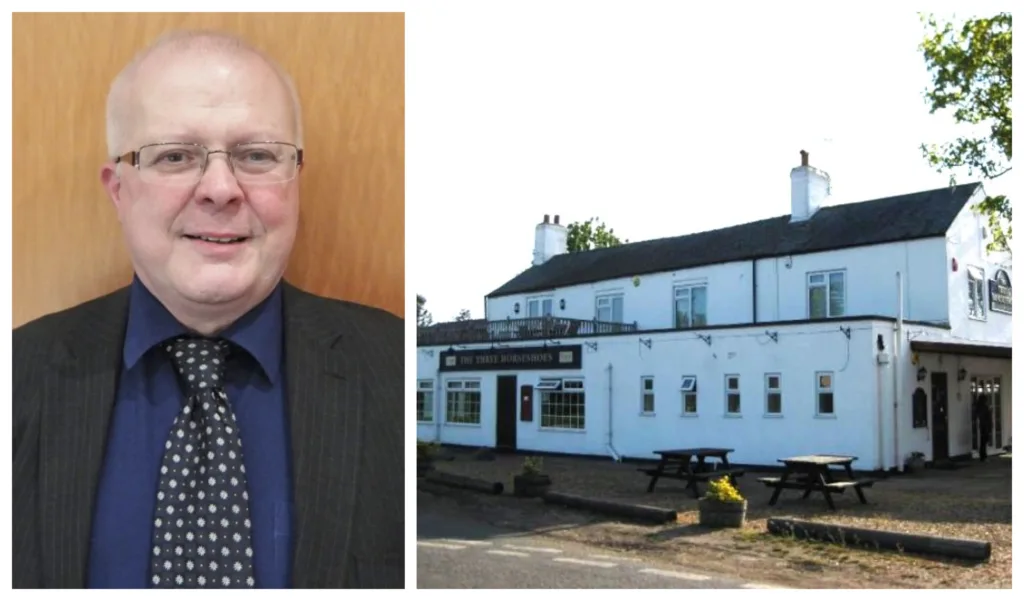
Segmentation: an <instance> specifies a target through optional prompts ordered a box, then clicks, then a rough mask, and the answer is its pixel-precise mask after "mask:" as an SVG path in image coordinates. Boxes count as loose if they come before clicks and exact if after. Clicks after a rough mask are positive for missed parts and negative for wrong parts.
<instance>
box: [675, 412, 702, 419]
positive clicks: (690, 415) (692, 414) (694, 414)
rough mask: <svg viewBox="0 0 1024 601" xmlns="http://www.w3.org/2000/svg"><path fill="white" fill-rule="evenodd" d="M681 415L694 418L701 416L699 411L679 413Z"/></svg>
mask: <svg viewBox="0 0 1024 601" xmlns="http://www.w3.org/2000/svg"><path fill="white" fill-rule="evenodd" d="M679 417H687V418H694V417H700V414H699V413H682V414H680V415H679Z"/></svg>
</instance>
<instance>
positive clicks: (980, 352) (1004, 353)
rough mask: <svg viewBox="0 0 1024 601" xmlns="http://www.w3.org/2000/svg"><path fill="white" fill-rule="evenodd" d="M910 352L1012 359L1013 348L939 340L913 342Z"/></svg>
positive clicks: (1001, 345) (993, 344) (911, 342)
mask: <svg viewBox="0 0 1024 601" xmlns="http://www.w3.org/2000/svg"><path fill="white" fill-rule="evenodd" d="M910 350H912V351H914V352H915V353H945V354H949V355H968V356H972V357H992V358H994V359H1012V356H1011V355H1012V352H1013V347H1012V346H1010V345H1003V344H995V343H992V344H978V343H967V342H950V341H939V340H911V341H910Z"/></svg>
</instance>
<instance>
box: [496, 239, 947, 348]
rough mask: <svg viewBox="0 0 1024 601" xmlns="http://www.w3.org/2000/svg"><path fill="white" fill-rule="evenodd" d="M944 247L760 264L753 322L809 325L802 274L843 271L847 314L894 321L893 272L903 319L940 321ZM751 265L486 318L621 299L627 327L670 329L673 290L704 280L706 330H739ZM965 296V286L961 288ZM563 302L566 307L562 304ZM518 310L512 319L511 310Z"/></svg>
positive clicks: (642, 282) (506, 300) (573, 295)
mask: <svg viewBox="0 0 1024 601" xmlns="http://www.w3.org/2000/svg"><path fill="white" fill-rule="evenodd" d="M946 264H947V261H946V242H945V241H944V240H943V239H942V238H934V239H924V240H914V241H910V242H899V243H892V244H881V245H875V246H865V247H858V248H849V249H843V250H836V251H829V252H823V253H811V254H806V255H793V256H785V257H778V258H770V259H761V260H759V261H758V262H757V297H758V306H757V321H758V322H765V321H785V320H800V319H807V318H808V315H809V312H808V311H809V309H808V300H807V276H808V274H809V273H811V272H816V271H823V270H831V269H842V270H845V272H846V305H847V315H850V316H853V315H882V316H889V317H895V316H896V313H897V311H896V271H901V272H902V273H903V274H904V280H905V288H904V299H905V302H904V318H905V319H909V320H918V321H935V322H944V321H946V320H947V319H948V318H949V317H948V316H949V312H948V298H947V294H946V291H947V289H948V286H947V283H946V273H945V265H946ZM752 269H753V263H752V262H751V261H742V262H733V263H724V264H719V265H709V266H705V267H698V268H695V269H686V270H679V271H675V272H671V273H657V274H648V275H644V276H640V279H639V285H635V284H634V281H633V278H632V277H629V278H619V279H615V280H608V281H604V282H599V283H594V284H581V285H578V286H569V287H565V288H558V289H555V290H554V291H546V292H538V293H531V294H522V295H512V296H507V297H500V298H489V299H487V300H486V303H487V315H488V317H489V319H492V320H501V319H507V318H511V319H515V318H518V317H525V316H526V309H525V307H526V301H527V300H528V299H530V298H534V297H538V296H551V297H552V299H553V303H552V306H553V307H554V309H553V311H554V313H553V314H554V315H555V316H557V317H568V318H574V319H586V320H589V319H594V317H595V314H596V298H597V296H599V295H601V294H608V293H614V294H622V295H623V297H624V308H623V315H624V321H625V322H626V323H632V322H634V321H635V322H637V323H638V325H639V326H640V328H641V329H661V328H671V327H672V325H673V311H674V305H673V302H674V296H673V289H674V286H675V285H677V284H684V283H690V282H707V285H708V293H707V295H708V321H709V325H721V324H743V323H750V322H751V321H752V320H753V313H752V311H753V308H752V303H751V300H750V299H751V296H752V294H753V281H752V279H753V271H752ZM964 290H966V284H965V285H964ZM563 299H564V300H565V309H564V310H563V309H561V308H560V304H561V303H560V301H561V300H563ZM516 303H519V305H520V313H519V314H516V313H515V311H514V306H515V304H516Z"/></svg>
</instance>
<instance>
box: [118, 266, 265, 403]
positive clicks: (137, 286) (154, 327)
mask: <svg viewBox="0 0 1024 601" xmlns="http://www.w3.org/2000/svg"><path fill="white" fill-rule="evenodd" d="M281 295H282V292H281V285H280V284H278V286H277V287H276V288H274V291H273V292H272V293H271V294H270V296H269V297H268V298H267V299H266V300H264V301H263V302H262V303H260V304H259V305H256V306H255V307H254V308H253V309H252V310H250V311H249V312H248V313H246V314H245V315H243V316H242V317H241V318H240V319H239V320H238V321H236V322H235V323H234V324H232V325H231V326H230V327H228V328H227V329H226V330H224V331H223V332H221V334H220V337H221V338H224V339H226V340H230V341H231V342H233V343H234V344H237V345H238V346H240V347H242V348H244V349H245V350H246V351H248V353H249V354H250V355H252V356H253V357H254V358H255V359H256V361H257V362H258V363H259V364H260V367H262V368H263V372H264V373H265V374H266V376H267V378H268V379H269V380H270V382H271V384H274V383H276V382H275V380H276V378H277V376H278V374H279V373H280V366H281V355H282V349H281V347H282V337H281V336H282V321H283V319H282V309H283V304H282V300H281ZM188 333H189V330H188V328H186V327H185V326H183V325H182V324H181V323H179V322H178V320H176V319H175V318H174V316H172V315H171V313H170V312H169V311H168V310H167V309H166V308H165V307H164V306H163V304H161V303H160V301H158V300H157V299H156V297H155V296H153V293H151V292H150V291H149V289H147V288H146V286H145V285H144V284H143V283H142V282H141V281H140V280H139V278H138V276H136V277H134V278H132V284H131V290H130V293H129V304H128V326H127V330H126V332H125V341H124V354H123V356H124V365H125V368H126V369H132V368H133V367H134V366H135V365H136V364H137V363H138V362H139V360H140V359H142V356H143V355H145V354H146V352H147V351H149V349H151V348H153V347H154V346H156V345H157V344H159V343H161V342H163V341H164V340H167V339H168V338H173V337H175V336H181V335H183V334H188Z"/></svg>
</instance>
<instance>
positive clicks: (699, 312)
mask: <svg viewBox="0 0 1024 601" xmlns="http://www.w3.org/2000/svg"><path fill="white" fill-rule="evenodd" d="M675 324H676V325H675V327H676V328H699V327H702V326H706V325H708V286H707V284H693V285H689V286H676V288H675Z"/></svg>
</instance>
